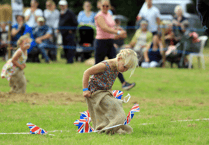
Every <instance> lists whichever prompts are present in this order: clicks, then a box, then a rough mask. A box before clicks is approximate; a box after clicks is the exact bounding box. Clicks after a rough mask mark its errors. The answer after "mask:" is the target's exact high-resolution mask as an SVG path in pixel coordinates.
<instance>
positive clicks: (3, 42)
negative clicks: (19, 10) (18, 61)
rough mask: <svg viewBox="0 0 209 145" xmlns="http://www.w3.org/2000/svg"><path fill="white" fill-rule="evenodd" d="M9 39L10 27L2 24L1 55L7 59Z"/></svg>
mask: <svg viewBox="0 0 209 145" xmlns="http://www.w3.org/2000/svg"><path fill="white" fill-rule="evenodd" d="M7 37H8V27H7V24H6V23H1V24H0V55H3V56H4V58H3V59H6V58H5V56H6V51H7Z"/></svg>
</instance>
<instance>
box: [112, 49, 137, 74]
mask: <svg viewBox="0 0 209 145" xmlns="http://www.w3.org/2000/svg"><path fill="white" fill-rule="evenodd" d="M119 57H121V58H122V59H123V60H124V62H125V64H124V65H125V66H126V67H128V70H130V71H131V75H130V77H131V76H132V75H133V73H134V71H135V68H136V67H137V66H138V58H137V54H136V52H135V51H134V50H132V49H122V50H121V51H120V53H118V54H117V56H116V58H117V59H118V58H119Z"/></svg>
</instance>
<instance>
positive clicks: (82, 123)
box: [74, 118, 94, 133]
mask: <svg viewBox="0 0 209 145" xmlns="http://www.w3.org/2000/svg"><path fill="white" fill-rule="evenodd" d="M89 123H90V119H89V118H87V119H79V120H76V121H75V122H74V125H76V126H78V133H90V132H93V131H94V129H93V128H92V127H91V126H90V125H89Z"/></svg>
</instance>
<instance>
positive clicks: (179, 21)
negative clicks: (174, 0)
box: [173, 5, 187, 40]
mask: <svg viewBox="0 0 209 145" xmlns="http://www.w3.org/2000/svg"><path fill="white" fill-rule="evenodd" d="M174 12H175V14H176V15H175V17H174V19H173V30H174V33H175V35H176V37H177V39H178V40H180V39H181V36H182V35H183V34H184V32H185V31H186V30H185V29H184V26H183V22H184V21H185V20H187V18H185V17H184V16H183V9H182V7H181V6H180V5H178V6H176V7H175V9H174Z"/></svg>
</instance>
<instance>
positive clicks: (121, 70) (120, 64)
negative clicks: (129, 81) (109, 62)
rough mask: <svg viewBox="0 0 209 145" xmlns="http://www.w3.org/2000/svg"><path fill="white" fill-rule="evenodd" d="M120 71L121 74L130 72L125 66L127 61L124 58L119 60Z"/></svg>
mask: <svg viewBox="0 0 209 145" xmlns="http://www.w3.org/2000/svg"><path fill="white" fill-rule="evenodd" d="M117 61H118V71H119V72H126V71H127V70H128V67H127V66H125V61H124V60H123V59H122V58H120V57H119V58H118V60H117Z"/></svg>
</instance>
